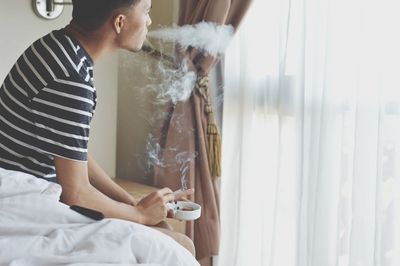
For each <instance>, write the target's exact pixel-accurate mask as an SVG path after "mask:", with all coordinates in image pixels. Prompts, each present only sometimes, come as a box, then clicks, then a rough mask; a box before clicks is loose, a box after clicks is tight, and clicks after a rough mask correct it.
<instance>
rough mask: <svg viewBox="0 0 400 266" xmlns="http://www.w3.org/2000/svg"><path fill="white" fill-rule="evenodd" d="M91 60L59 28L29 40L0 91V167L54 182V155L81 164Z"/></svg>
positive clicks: (91, 105) (89, 110)
mask: <svg viewBox="0 0 400 266" xmlns="http://www.w3.org/2000/svg"><path fill="white" fill-rule="evenodd" d="M95 107H96V90H95V88H94V85H93V61H92V60H91V58H90V56H89V54H88V53H87V52H86V51H85V50H84V49H83V48H82V47H81V46H80V44H79V42H78V41H77V40H75V39H74V38H73V37H72V36H70V35H68V33H67V32H66V31H65V30H64V29H61V30H57V31H53V32H51V33H50V34H48V35H46V36H44V37H42V38H40V39H39V40H37V41H36V42H34V43H33V44H32V45H31V46H30V47H29V48H28V49H27V50H25V52H24V53H23V54H22V55H21V56H20V57H19V59H18V60H17V62H16V63H15V65H14V66H13V67H12V69H11V71H10V73H9V74H8V75H7V77H6V78H5V80H4V82H3V84H2V86H1V88H0V167H2V168H5V169H11V170H17V171H23V172H26V173H29V174H33V175H35V176H38V177H41V178H46V179H50V180H54V179H55V167H54V160H53V158H54V156H60V157H63V158H67V159H71V160H79V161H86V160H87V146H88V141H89V130H90V121H91V119H92V116H93V114H94V109H95Z"/></svg>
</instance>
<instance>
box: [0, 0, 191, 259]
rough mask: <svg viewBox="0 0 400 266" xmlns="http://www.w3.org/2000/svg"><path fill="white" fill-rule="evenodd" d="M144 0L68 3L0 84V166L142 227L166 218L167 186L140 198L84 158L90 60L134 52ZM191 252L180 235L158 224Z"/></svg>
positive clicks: (147, 3)
mask: <svg viewBox="0 0 400 266" xmlns="http://www.w3.org/2000/svg"><path fill="white" fill-rule="evenodd" d="M150 9H151V0H73V14H72V21H71V23H70V24H69V25H67V26H66V27H65V28H63V29H60V30H56V31H53V32H51V33H50V34H48V35H46V36H44V37H43V38H40V39H39V40H37V41H36V42H34V43H33V44H32V45H31V46H30V47H29V48H28V49H27V50H26V51H25V52H24V53H23V54H22V55H21V56H20V58H19V59H18V61H17V62H16V63H15V65H14V66H13V68H12V69H11V71H10V73H9V74H8V75H7V77H6V79H5V81H4V83H3V85H2V87H1V89H0V167H2V168H5V169H10V170H17V171H23V172H26V173H29V174H32V175H35V176H37V177H39V178H44V179H47V180H49V181H56V182H58V183H59V184H60V185H61V186H62V195H61V201H62V202H64V203H66V204H68V205H79V206H82V207H86V208H90V209H95V210H98V211H100V212H102V213H103V214H104V215H105V217H109V218H120V219H125V220H129V221H133V222H137V223H141V224H145V225H157V224H159V223H160V222H162V221H164V219H165V218H166V217H167V211H168V210H167V207H166V203H167V202H170V201H173V200H177V199H178V198H179V197H183V196H187V195H189V194H191V193H193V191H192V190H188V191H186V192H183V193H181V194H180V195H179V196H177V195H174V194H173V193H172V191H171V190H170V189H169V188H163V189H160V190H158V191H157V192H154V193H151V194H149V195H148V196H146V197H145V198H143V199H142V200H140V201H137V200H136V199H134V198H133V197H132V196H130V195H129V194H128V193H127V192H126V191H124V190H123V189H122V188H121V187H119V186H118V185H117V184H115V183H114V182H113V181H112V180H111V179H110V177H109V176H107V174H106V173H105V172H104V171H103V170H102V169H101V167H100V166H99V165H98V164H97V163H96V162H95V161H94V159H93V158H92V157H90V156H89V155H88V151H87V146H88V140H89V128H90V120H91V118H92V116H93V114H94V110H95V107H96V90H95V87H94V84H93V61H94V60H96V59H98V58H99V57H101V56H103V55H104V54H107V53H109V52H112V51H114V50H116V49H118V48H121V49H126V50H130V51H133V52H135V51H139V50H140V49H141V47H142V45H143V42H144V40H145V37H146V34H147V27H148V26H149V25H150V24H151V19H150V16H149V12H150ZM159 230H161V231H163V232H165V233H167V234H169V235H170V236H172V237H173V238H175V239H176V240H177V241H178V242H180V243H181V244H182V245H183V246H185V247H186V248H188V249H189V250H190V251H191V252H192V253H194V247H193V243H192V242H191V241H190V239H188V238H187V237H186V236H184V235H182V234H178V233H176V232H172V231H168V230H165V229H159Z"/></svg>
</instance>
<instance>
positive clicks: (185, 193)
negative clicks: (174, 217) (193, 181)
mask: <svg viewBox="0 0 400 266" xmlns="http://www.w3.org/2000/svg"><path fill="white" fill-rule="evenodd" d="M193 193H194V188H189V189H187V190H177V191H174V193H173V195H174V196H175V197H174V200H179V199H181V198H183V197H186V196H189V195H192V194H193Z"/></svg>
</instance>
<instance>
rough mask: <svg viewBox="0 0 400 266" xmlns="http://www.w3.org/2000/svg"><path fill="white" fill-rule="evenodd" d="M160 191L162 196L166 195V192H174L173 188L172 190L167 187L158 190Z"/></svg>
mask: <svg viewBox="0 0 400 266" xmlns="http://www.w3.org/2000/svg"><path fill="white" fill-rule="evenodd" d="M158 193H159V194H160V195H161V196H164V195H166V194H171V193H173V192H172V190H171V189H170V188H167V187H165V188H162V189H160V190H158Z"/></svg>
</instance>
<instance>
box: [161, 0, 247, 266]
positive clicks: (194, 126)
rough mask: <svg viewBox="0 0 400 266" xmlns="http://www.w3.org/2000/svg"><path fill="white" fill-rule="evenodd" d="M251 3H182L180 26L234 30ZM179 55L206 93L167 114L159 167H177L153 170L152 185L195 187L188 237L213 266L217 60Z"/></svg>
mask: <svg viewBox="0 0 400 266" xmlns="http://www.w3.org/2000/svg"><path fill="white" fill-rule="evenodd" d="M250 2H251V0H245V1H244V0H240V1H239V0H219V1H211V0H209V1H204V0H202V1H198V0H181V1H180V8H179V22H178V24H179V25H181V26H182V25H186V24H196V23H198V22H201V21H206V22H213V23H216V24H219V25H221V24H226V25H232V26H233V27H234V28H235V29H236V28H237V27H238V25H239V23H240V21H241V19H242V18H243V16H244V14H245V12H246V10H247V9H248V7H249V5H250ZM178 53H180V51H178ZM183 56H186V59H187V60H188V61H189V66H190V67H191V69H192V70H194V71H195V72H196V74H197V75H198V77H199V78H202V77H205V79H201V80H200V79H199V80H200V81H199V80H198V83H197V85H199V84H201V83H202V81H203V80H205V82H206V86H205V87H206V93H205V95H204V94H203V95H202V93H199V92H200V90H197V89H194V90H193V93H192V95H191V97H190V98H189V100H188V101H186V102H178V103H177V104H176V105H173V106H171V108H170V109H169V111H168V114H167V115H166V119H165V122H164V125H163V128H162V130H161V134H160V145H161V152H160V157H161V161H163V162H171V161H174V160H175V161H176V162H177V163H175V164H174V163H169V164H164V165H162V166H160V165H155V167H154V181H155V184H156V185H157V186H167V187H170V188H172V189H178V188H181V187H182V186H188V187H194V188H195V194H194V197H193V198H191V200H193V201H195V202H197V203H199V204H200V205H202V215H201V217H200V218H199V219H198V220H196V221H195V222H194V223H193V222H188V223H187V225H186V233H187V235H188V236H190V237H191V238H192V239H193V241H194V244H195V247H196V257H197V259H198V260H199V262H200V263H201V265H203V266H204V265H211V264H212V257H213V256H215V255H218V250H219V239H220V222H219V221H220V218H219V187H218V185H217V178H218V177H219V176H220V173H219V171H217V170H214V169H215V167H213V165H215V164H213V163H212V162H213V161H214V160H212V159H209V155H210V147H211V146H213V145H212V144H211V141H210V140H209V138H208V135H209V132H208V131H207V130H208V127H209V126H210V114H209V112H210V106H209V104H210V103H211V102H212V99H210V97H211V95H213V92H212V91H210V90H212V89H214V88H211V87H210V86H209V85H207V76H208V75H209V73H210V72H211V71H212V70H213V67H214V66H215V65H216V64H217V63H218V61H219V59H218V58H216V57H212V56H209V55H206V54H203V53H202V51H200V50H197V49H193V48H192V47H189V48H188V49H187V50H186V51H185V53H184V55H183ZM178 57H179V55H178ZM204 96H205V97H204ZM211 115H212V114H211ZM211 119H212V120H214V119H215V118H214V117H211ZM217 131H218V129H217ZM217 153H218V152H217ZM183 179H185V180H184V181H183ZM183 183H185V184H183Z"/></svg>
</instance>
